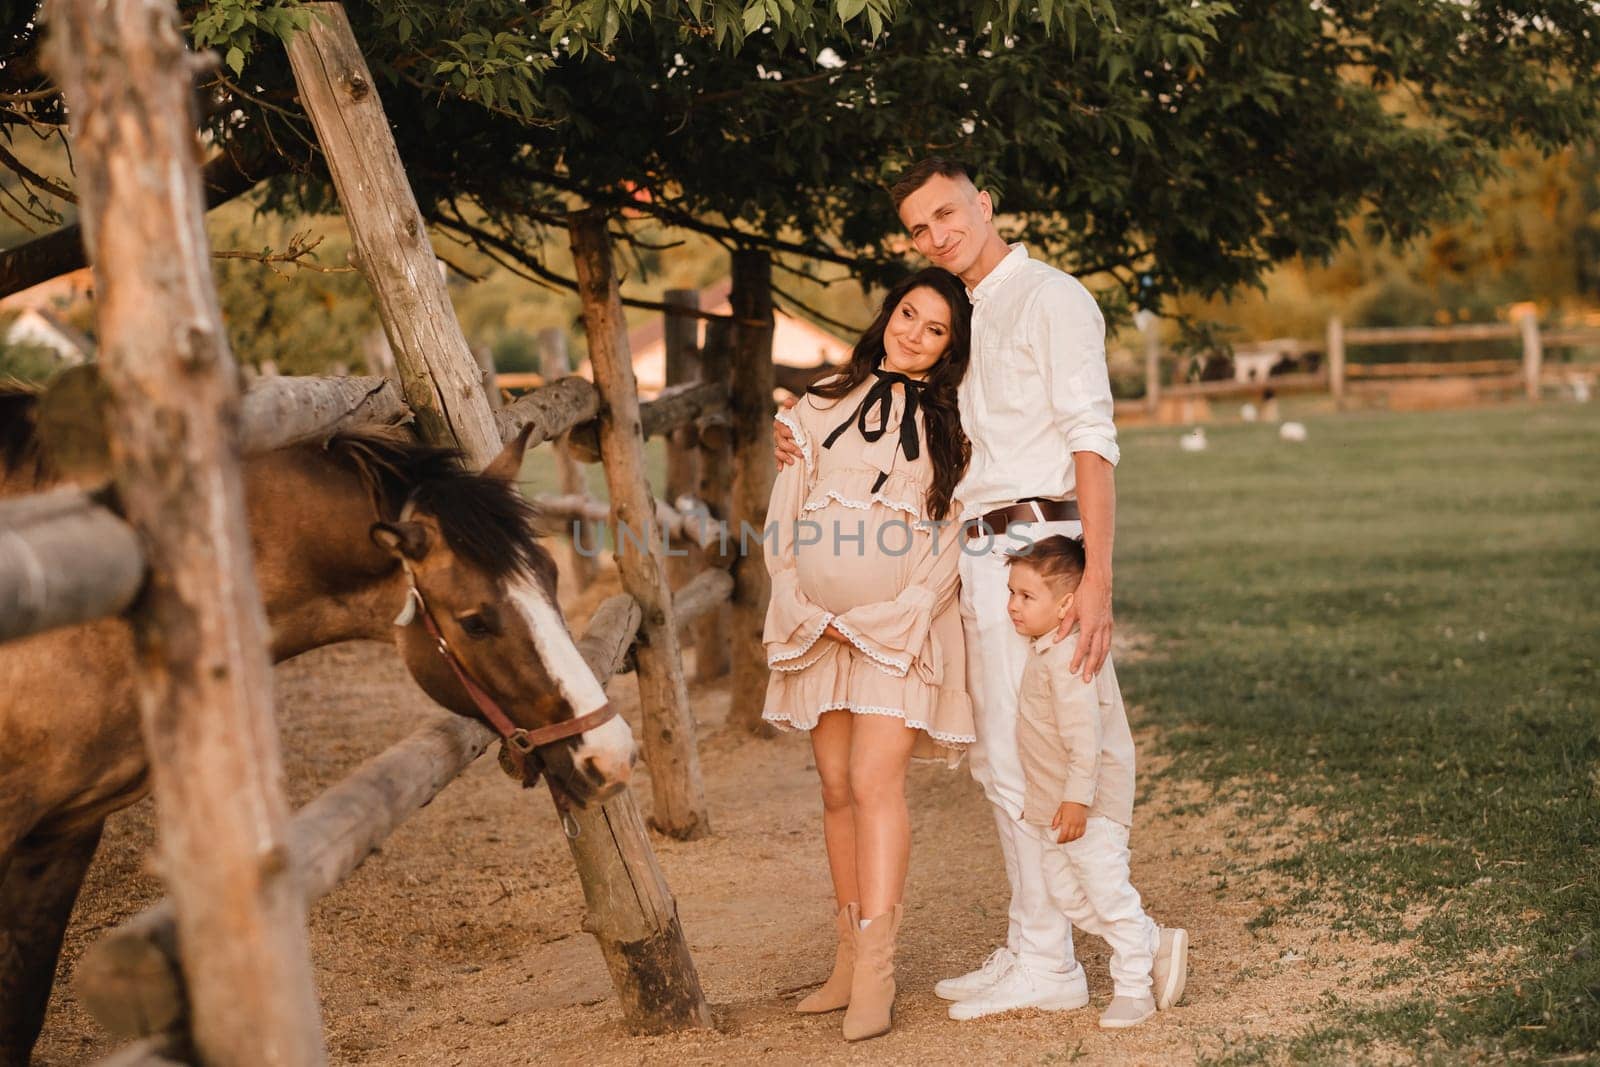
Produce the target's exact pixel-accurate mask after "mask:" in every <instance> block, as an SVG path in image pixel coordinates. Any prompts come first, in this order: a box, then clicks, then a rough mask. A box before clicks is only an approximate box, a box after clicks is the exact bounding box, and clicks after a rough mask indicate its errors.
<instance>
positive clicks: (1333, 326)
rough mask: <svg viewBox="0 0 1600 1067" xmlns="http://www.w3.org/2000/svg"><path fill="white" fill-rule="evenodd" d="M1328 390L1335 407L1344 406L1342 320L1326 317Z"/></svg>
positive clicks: (1335, 316)
mask: <svg viewBox="0 0 1600 1067" xmlns="http://www.w3.org/2000/svg"><path fill="white" fill-rule="evenodd" d="M1328 391H1329V392H1330V393H1332V394H1333V403H1334V406H1336V407H1344V320H1342V319H1341V318H1339V316H1337V315H1333V316H1331V317H1329V319H1328Z"/></svg>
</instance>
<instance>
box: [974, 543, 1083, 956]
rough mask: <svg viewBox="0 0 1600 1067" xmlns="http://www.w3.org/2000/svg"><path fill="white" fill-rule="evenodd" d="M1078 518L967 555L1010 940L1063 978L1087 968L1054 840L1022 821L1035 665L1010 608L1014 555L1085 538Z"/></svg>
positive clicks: (977, 680)
mask: <svg viewBox="0 0 1600 1067" xmlns="http://www.w3.org/2000/svg"><path fill="white" fill-rule="evenodd" d="M1082 533H1083V525H1082V524H1081V523H1078V522H1044V523H1038V522H1036V523H1028V524H1026V525H1021V524H1019V525H1015V526H1013V527H1012V528H1011V532H1010V533H1009V534H1005V533H999V534H996V535H995V536H994V538H993V544H992V546H990V547H989V550H988V551H982V550H983V549H984V548H985V546H986V545H987V544H988V542H987V540H986V539H985V538H982V537H980V538H978V539H976V540H974V541H969V542H966V543H965V544H964V545H963V546H962V552H961V624H962V628H963V629H964V630H965V632H966V639H967V690H968V693H969V695H970V696H971V697H972V714H973V719H974V720H975V722H976V725H977V731H976V732H977V736H978V740H977V742H976V743H975V744H973V745H972V747H971V748H969V749H968V750H967V759H968V760H969V761H970V765H971V767H972V777H973V778H975V779H977V781H978V784H979V785H981V786H982V787H983V793H984V796H986V797H988V799H989V803H990V804H992V805H994V819H995V825H996V826H997V827H998V828H999V831H1000V851H1001V853H1002V854H1003V855H1004V856H1005V863H1006V879H1007V880H1008V881H1009V882H1010V883H1011V907H1010V910H1009V918H1010V922H1009V925H1008V928H1007V933H1006V945H1007V947H1008V948H1010V949H1011V951H1012V952H1014V953H1016V954H1017V955H1018V956H1019V957H1021V958H1022V960H1023V962H1024V963H1026V964H1027V965H1028V966H1029V967H1030V968H1031V969H1034V970H1038V971H1043V972H1046V973H1052V974H1057V975H1063V974H1074V973H1075V974H1077V975H1079V976H1080V980H1081V975H1082V973H1083V971H1082V968H1080V967H1079V966H1078V961H1077V960H1076V959H1075V958H1074V957H1073V954H1072V928H1071V926H1070V925H1068V922H1067V919H1066V917H1065V916H1064V915H1063V914H1062V911H1061V909H1060V908H1059V907H1058V906H1056V905H1055V904H1054V903H1053V902H1052V901H1051V897H1050V890H1049V886H1048V884H1047V882H1046V880H1045V875H1044V858H1043V857H1044V850H1045V846H1046V844H1047V842H1046V841H1045V839H1044V838H1043V837H1041V836H1040V834H1039V833H1038V832H1037V831H1035V830H1034V829H1033V828H1032V827H1030V826H1028V825H1026V824H1025V823H1023V822H1022V794H1023V786H1024V783H1023V777H1022V760H1021V759H1020V757H1019V756H1018V755H1017V694H1018V691H1019V690H1020V689H1021V688H1022V668H1023V667H1024V666H1025V665H1026V664H1027V662H1028V646H1029V644H1031V641H1030V639H1029V638H1026V637H1023V636H1022V635H1021V634H1019V633H1017V631H1016V630H1014V629H1012V627H1011V617H1010V616H1009V615H1008V614H1007V613H1006V599H1007V597H1009V596H1010V590H1009V589H1008V588H1007V586H1006V577H1007V574H1008V571H1009V568H1007V567H1006V552H1007V551H1008V550H1010V549H1013V548H1023V547H1025V546H1026V545H1027V544H1028V543H1029V542H1030V541H1041V540H1043V539H1044V538H1046V537H1051V536H1053V535H1055V534H1065V535H1066V536H1068V537H1079V536H1081V535H1082Z"/></svg>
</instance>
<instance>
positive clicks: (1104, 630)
mask: <svg viewBox="0 0 1600 1067" xmlns="http://www.w3.org/2000/svg"><path fill="white" fill-rule="evenodd" d="M1114 625H1115V624H1114V622H1113V620H1112V617H1111V582H1110V581H1109V580H1104V579H1101V578H1099V577H1098V576H1096V575H1093V574H1085V575H1084V576H1083V581H1081V582H1079V583H1078V589H1077V592H1076V593H1075V594H1074V595H1073V597H1072V603H1071V604H1069V605H1068V606H1067V613H1066V614H1065V615H1064V616H1062V619H1061V625H1059V626H1057V627H1056V640H1057V641H1061V640H1063V639H1064V638H1065V637H1066V636H1067V634H1069V633H1071V632H1072V628H1073V627H1074V626H1076V627H1077V628H1078V647H1077V649H1076V650H1074V651H1073V653H1072V673H1073V674H1078V673H1079V672H1080V670H1081V672H1082V677H1083V680H1084V681H1086V682H1092V681H1094V676H1095V675H1096V674H1099V673H1100V668H1101V667H1103V666H1104V665H1105V662H1106V656H1108V655H1110V654H1111V631H1112V628H1113V627H1114Z"/></svg>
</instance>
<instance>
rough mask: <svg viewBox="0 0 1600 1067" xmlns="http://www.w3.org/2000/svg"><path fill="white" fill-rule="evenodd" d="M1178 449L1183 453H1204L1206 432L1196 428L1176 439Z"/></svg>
mask: <svg viewBox="0 0 1600 1067" xmlns="http://www.w3.org/2000/svg"><path fill="white" fill-rule="evenodd" d="M1178 447H1179V448H1181V449H1183V450H1184V451H1185V452H1204V451H1205V450H1206V431H1205V427H1203V426H1196V427H1195V428H1194V429H1192V430H1190V431H1189V432H1188V433H1186V434H1184V435H1183V436H1182V437H1180V438H1178Z"/></svg>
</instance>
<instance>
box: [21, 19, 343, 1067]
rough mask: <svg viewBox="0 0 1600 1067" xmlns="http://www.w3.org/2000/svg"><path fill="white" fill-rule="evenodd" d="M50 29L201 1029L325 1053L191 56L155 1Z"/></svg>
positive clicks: (204, 1037) (236, 1040)
mask: <svg viewBox="0 0 1600 1067" xmlns="http://www.w3.org/2000/svg"><path fill="white" fill-rule="evenodd" d="M48 48H49V63H50V68H51V72H52V74H53V75H54V77H55V79H56V82H57V84H59V85H60V86H61V89H62V95H63V98H64V99H65V101H66V103H67V106H68V108H69V110H70V113H71V114H72V115H73V117H74V124H75V126H76V129H75V130H74V133H75V139H76V142H77V159H78V171H79V185H78V193H79V200H80V207H81V211H82V219H83V228H84V235H85V240H86V244H87V252H88V258H89V261H90V262H91V263H92V264H93V266H94V269H95V289H96V292H97V293H98V315H99V322H98V325H99V334H100V342H101V371H102V374H103V375H104V379H105V383H106V386H107V389H108V391H109V394H110V426H111V431H112V434H113V437H114V439H115V441H116V443H117V447H116V449H115V450H114V454H113V466H112V474H113V477H114V478H115V481H116V484H117V488H118V490H119V493H120V496H121V500H122V502H123V504H124V506H125V508H126V513H127V516H128V519H129V521H130V522H131V523H132V524H133V526H134V527H135V528H136V529H137V530H138V531H139V534H140V537H141V539H142V542H143V545H144V548H145V551H146V554H147V558H148V562H149V567H150V579H149V582H148V585H147V588H146V592H145V595H144V597H143V598H142V601H141V603H140V604H139V605H138V606H137V608H136V610H135V613H134V616H133V623H134V634H135V641H136V647H137V667H136V680H137V684H138V691H139V708H140V713H141V714H140V717H141V721H142V724H143V727H144V737H145V748H146V751H147V752H148V753H149V758H150V777H151V783H152V786H153V789H154V793H155V797H156V804H157V810H158V820H159V830H160V832H159V837H160V841H161V871H162V875H163V878H164V880H165V881H166V883H167V886H168V889H169V892H170V893H171V895H172V898H173V901H174V904H175V906H176V910H177V928H178V934H179V938H178V940H179V944H181V945H182V946H183V950H182V964H183V971H184V975H185V977H186V979H187V983H188V986H189V988H190V989H192V990H194V991H195V999H194V1026H193V1036H194V1045H195V1049H196V1051H197V1053H198V1055H199V1057H200V1058H201V1059H202V1060H203V1061H204V1062H206V1063H208V1064H317V1063H321V1062H323V1058H324V1057H323V1049H322V1026H321V1021H320V1019H319V1018H318V1008H317V998H316V991H315V988H314V986H313V982H312V969H311V956H310V951H309V948H308V946H307V940H306V926H305V922H306V912H305V899H304V896H303V894H302V892H301V886H300V872H299V870H298V869H297V868H296V867H295V866H294V864H293V862H292V860H291V857H290V852H289V847H288V839H287V827H288V814H289V813H288V805H287V803H286V802H285V800H284V796H283V791H282V780H283V769H282V765H281V763H280V760H279V753H278V738H277V730H276V724H275V723H274V721H273V713H272V672H271V664H270V663H269V661H268V658H267V644H268V635H267V626H266V619H265V617H264V616H263V613H262V609H261V601H260V596H259V594H258V592H257V589H256V583H255V575H254V572H253V569H252V566H251V561H250V541H249V533H248V528H247V526H246V519H245V508H244V493H243V485H242V481H241V476H240V461H239V441H238V437H237V434H238V427H239V421H238V420H239V410H240V398H239V385H238V382H239V372H238V368H237V367H236V365H235V364H234V362H233V358H232V354H231V353H230V352H229V351H228V346H227V341H226V335H225V334H224V332H223V328H222V314H221V310H220V308H219V306H218V303H217V294H216V289H215V286H214V285H213V282H212V275H211V262H210V258H209V254H208V247H207V243H206V233H205V219H204V209H203V205H204V195H203V192H202V190H201V187H200V172H199V169H198V167H196V166H195V163H194V159H195V151H196V145H195V137H194V128H195V127H194V115H193V106H192V105H193V103H194V101H193V98H192V92H191V79H192V77H193V72H194V71H195V69H196V62H195V60H194V59H193V58H192V57H191V56H190V55H189V54H188V53H187V52H186V51H185V49H184V44H183V38H182V36H181V35H180V33H179V29H178V22H177V12H176V11H175V10H174V9H173V7H172V5H171V4H170V3H166V2H160V0H59V2H58V3H56V4H54V5H53V6H52V7H51V11H50V40H49V45H48Z"/></svg>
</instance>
